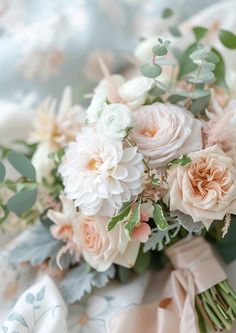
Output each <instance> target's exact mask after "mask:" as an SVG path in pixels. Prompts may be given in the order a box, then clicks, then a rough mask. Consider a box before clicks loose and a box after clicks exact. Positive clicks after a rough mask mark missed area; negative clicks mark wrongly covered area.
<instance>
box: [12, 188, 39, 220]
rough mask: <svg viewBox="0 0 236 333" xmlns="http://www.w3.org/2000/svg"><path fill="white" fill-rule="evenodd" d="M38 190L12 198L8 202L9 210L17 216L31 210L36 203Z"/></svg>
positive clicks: (20, 193)
mask: <svg viewBox="0 0 236 333" xmlns="http://www.w3.org/2000/svg"><path fill="white" fill-rule="evenodd" d="M36 198H37V190H36V189H34V190H30V191H24V192H19V193H17V194H15V195H14V196H13V197H11V198H10V199H9V200H8V202H7V208H8V209H9V210H10V211H11V212H14V213H16V214H21V213H23V212H25V211H27V210H29V209H30V208H31V207H32V206H33V205H34V203H35V201H36Z"/></svg>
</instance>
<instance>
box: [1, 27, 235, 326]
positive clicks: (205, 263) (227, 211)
mask: <svg viewBox="0 0 236 333" xmlns="http://www.w3.org/2000/svg"><path fill="white" fill-rule="evenodd" d="M172 32H173V33H174V34H175V35H178V34H180V32H179V31H178V30H176V29H174V30H173V29H172ZM193 33H194V36H195V41H194V42H193V43H192V44H191V45H189V46H188V47H187V49H185V50H179V49H178V47H177V45H178V43H176V45H173V44H172V43H171V42H170V41H169V40H164V39H161V38H159V39H158V38H157V39H156V40H155V41H153V40H152V42H151V43H150V41H148V40H145V41H143V42H142V43H141V45H140V46H139V51H140V50H141V49H142V48H148V52H146V54H147V56H146V58H147V59H146V61H145V62H143V63H141V64H138V66H139V67H140V72H139V73H138V74H136V75H135V77H134V78H131V79H128V80H127V79H125V78H124V77H123V76H121V75H111V74H110V73H109V72H108V71H107V70H106V67H105V65H104V63H103V62H102V59H100V62H101V67H102V68H103V70H104V79H103V80H102V81H101V82H100V83H99V84H98V86H97V87H96V88H95V90H94V93H93V95H92V96H91V97H92V99H91V102H90V105H89V106H88V108H87V109H84V108H82V107H81V106H79V105H75V104H73V100H72V91H71V89H70V88H66V89H65V90H64V93H63V97H62V100H61V102H60V104H59V105H57V102H56V101H55V100H54V99H52V98H48V99H46V100H45V101H43V102H42V103H41V104H40V105H39V106H38V110H37V115H36V117H35V121H34V123H33V125H32V130H31V135H30V137H29V140H28V142H20V141H19V142H17V143H16V144H18V147H19V150H17V151H16V150H14V151H13V150H11V149H9V148H8V147H3V146H1V154H2V159H3V160H4V159H7V160H8V162H9V163H10V164H11V166H12V167H14V168H15V170H16V171H17V172H18V178H17V179H16V180H10V179H7V177H6V175H5V174H6V168H5V166H4V163H5V162H4V163H3V162H0V186H1V187H0V223H1V225H2V228H3V230H4V228H7V227H8V228H10V227H11V228H13V227H15V226H16V225H21V226H25V227H26V226H28V227H27V229H26V230H25V231H24V232H23V233H21V234H20V235H19V236H18V238H17V239H16V242H15V243H13V245H12V246H11V247H10V249H9V251H10V255H9V258H10V260H11V261H12V262H13V263H21V262H29V263H30V264H31V265H33V266H37V268H38V269H45V270H47V271H50V272H51V274H54V275H55V276H57V277H58V276H59V280H60V286H61V290H62V293H63V295H64V298H65V299H66V301H67V302H68V303H73V302H75V301H78V300H80V299H81V297H83V296H84V295H85V294H86V293H90V292H91V290H92V287H103V286H105V285H106V284H107V282H108V281H109V279H112V278H119V279H120V280H122V281H125V280H127V279H128V278H129V276H130V274H131V275H132V274H134V273H135V272H136V273H138V274H142V273H144V272H145V271H146V270H148V269H155V268H156V269H157V268H162V267H163V265H164V264H165V263H166V262H167V257H169V258H170V260H171V261H172V263H173V265H174V266H175V268H176V270H175V271H174V273H173V274H174V276H172V277H173V279H172V280H175V282H174V284H175V286H174V288H175V290H176V289H178V292H179V293H180V294H181V293H182V294H184V297H183V295H182V296H181V297H180V299H181V302H182V303H181V302H180V303H181V304H182V305H181V306H182V308H181V309H182V310H180V309H177V307H175V309H174V310H173V304H175V302H174V297H173V296H172V295H173V293H171V294H168V292H167V294H168V295H167V294H166V295H167V296H168V297H165V298H164V299H163V300H162V302H161V303H160V305H159V307H160V309H161V310H162V311H165V310H168V309H169V307H171V306H172V310H173V311H172V312H173V316H175V317H178V325H180V326H181V327H184V325H190V324H191V328H189V329H188V331H189V332H190V331H191V332H197V331H198V329H199V330H200V331H201V332H207V331H209V330H210V331H211V330H213V331H219V330H231V327H232V322H233V321H234V319H235V318H236V294H235V293H234V291H233V290H232V289H231V288H230V286H229V284H228V282H227V278H226V276H225V274H224V272H223V270H222V268H221V266H220V265H219V263H218V261H217V259H216V258H215V257H214V255H213V253H212V251H211V248H210V246H209V244H208V241H210V242H212V243H213V244H215V245H216V248H218V249H219V251H220V253H223V252H224V249H223V248H224V246H225V247H226V246H227V242H225V243H224V239H227V237H230V235H231V233H232V232H233V231H231V228H233V224H235V223H236V222H235V215H236V132H235V124H236V100H233V96H232V90H231V88H232V87H230V86H229V83H228V84H227V83H226V78H225V76H226V66H225V61H224V59H223V57H222V56H221V54H220V53H219V51H218V50H217V49H215V48H214V47H213V46H212V45H209V42H208V35H209V33H211V31H209V30H208V29H206V28H204V27H195V28H194V29H193ZM219 39H220V41H221V42H222V43H223V45H224V46H225V47H228V48H230V49H235V48H236V36H235V35H234V34H232V33H231V32H229V31H225V30H220V31H219ZM22 151H23V153H22ZM12 221H14V225H13V222H12ZM222 249H223V250H222ZM231 257H232V253H231ZM212 275H213V276H212ZM172 282H173V281H172ZM183 298H184V301H183ZM29 301H30V300H29ZM173 302H174V303H173ZM179 306H180V305H179ZM181 311H182V312H181ZM186 311H187V312H190V316H189V317H188V318H191V320H190V321H189V323H186V322H185V323H183V320H182V318H183V316H184V313H185V312H186ZM174 314H175V315H174ZM185 318H187V317H185ZM196 318H197V321H198V323H197V324H195V320H196ZM166 324H167V322H166ZM186 327H187V326H186ZM194 327H195V330H194Z"/></svg>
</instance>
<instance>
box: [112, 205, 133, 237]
mask: <svg viewBox="0 0 236 333" xmlns="http://www.w3.org/2000/svg"><path fill="white" fill-rule="evenodd" d="M130 214H131V204H129V205H128V206H126V207H125V208H124V209H122V210H121V212H120V213H119V214H118V215H115V216H113V217H112V218H111V219H110V220H109V222H108V224H107V231H111V230H112V229H113V228H115V226H116V225H117V224H118V223H121V222H123V221H125V220H127V219H129V216H130Z"/></svg>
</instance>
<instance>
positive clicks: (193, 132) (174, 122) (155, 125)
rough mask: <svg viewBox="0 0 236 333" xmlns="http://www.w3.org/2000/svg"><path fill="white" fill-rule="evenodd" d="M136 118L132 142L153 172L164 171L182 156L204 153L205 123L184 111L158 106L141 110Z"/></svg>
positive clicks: (153, 105)
mask: <svg viewBox="0 0 236 333" xmlns="http://www.w3.org/2000/svg"><path fill="white" fill-rule="evenodd" d="M135 117H136V124H135V126H134V130H133V131H132V139H133V141H134V142H135V143H136V144H137V146H138V148H139V151H140V152H141V153H142V154H143V155H144V156H145V157H146V158H147V159H148V160H149V166H150V168H163V167H165V166H167V165H168V163H169V162H171V161H172V160H173V159H174V158H176V157H179V156H181V155H182V154H186V153H189V152H193V151H197V150H200V149H202V133H201V131H202V128H201V123H200V121H199V120H197V119H195V118H193V116H192V114H191V113H190V112H188V111H187V110H186V109H184V108H180V107H178V106H176V105H172V104H162V103H155V104H152V105H146V106H143V107H140V108H139V109H138V110H137V111H136V112H135Z"/></svg>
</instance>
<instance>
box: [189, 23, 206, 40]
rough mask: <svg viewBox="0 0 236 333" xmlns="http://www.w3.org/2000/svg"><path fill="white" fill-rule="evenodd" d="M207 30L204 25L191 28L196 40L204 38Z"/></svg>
mask: <svg viewBox="0 0 236 333" xmlns="http://www.w3.org/2000/svg"><path fill="white" fill-rule="evenodd" d="M207 32H208V29H207V28H204V27H200V26H199V27H194V28H193V33H194V35H195V38H196V40H197V41H199V40H201V39H202V38H204V37H205V36H206V34H207Z"/></svg>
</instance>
